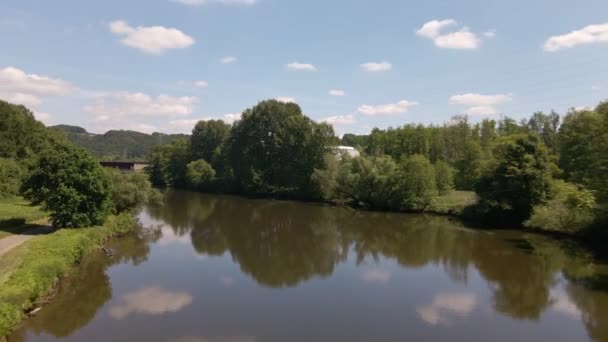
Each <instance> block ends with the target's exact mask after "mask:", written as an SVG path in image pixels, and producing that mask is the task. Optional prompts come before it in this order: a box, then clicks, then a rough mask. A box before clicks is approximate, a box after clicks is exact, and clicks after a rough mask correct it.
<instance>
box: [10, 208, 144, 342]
mask: <svg viewBox="0 0 608 342" xmlns="http://www.w3.org/2000/svg"><path fill="white" fill-rule="evenodd" d="M137 226H138V224H137V221H136V219H135V218H134V217H133V216H132V215H130V214H122V215H119V216H115V217H111V218H110V219H109V220H108V221H107V222H106V225H105V226H103V227H97V228H89V229H67V230H66V229H62V230H59V231H57V232H55V233H53V234H49V235H45V236H40V237H38V238H36V239H34V240H31V241H30V242H28V244H29V246H28V251H27V254H26V255H25V256H24V258H23V261H22V262H21V265H20V266H19V267H18V268H17V269H16V270H15V271H14V272H13V273H12V274H11V275H10V277H9V278H8V280H7V281H6V282H5V283H4V284H2V286H1V287H0V336H5V335H7V334H8V333H9V332H10V331H11V330H12V329H14V328H15V327H16V325H17V324H18V323H19V321H20V320H21V319H22V317H23V312H24V311H25V310H27V309H29V308H31V307H32V306H34V305H35V304H36V303H37V302H38V301H39V300H41V299H42V298H43V296H44V295H46V294H47V293H48V292H49V291H50V290H51V289H52V288H53V287H54V286H55V284H56V281H57V279H58V278H61V277H63V276H65V275H66V274H67V273H68V272H69V271H70V270H71V269H72V267H73V266H74V265H75V264H76V263H77V262H79V261H80V260H81V259H82V257H83V256H84V255H86V254H87V253H89V252H91V251H92V250H93V249H95V248H97V247H98V246H99V244H100V243H101V242H103V241H104V240H106V239H108V238H110V237H112V236H115V235H121V234H125V233H127V232H129V231H132V230H134V229H135V228H136V227H137Z"/></svg>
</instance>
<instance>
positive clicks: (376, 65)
mask: <svg viewBox="0 0 608 342" xmlns="http://www.w3.org/2000/svg"><path fill="white" fill-rule="evenodd" d="M361 68H363V70H365V71H367V72H383V71H389V70H391V69H392V68H393V65H392V64H391V63H389V62H369V63H363V64H361Z"/></svg>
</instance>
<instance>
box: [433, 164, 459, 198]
mask: <svg viewBox="0 0 608 342" xmlns="http://www.w3.org/2000/svg"><path fill="white" fill-rule="evenodd" d="M434 168H435V180H436V184H437V190H438V191H439V193H440V194H445V193H447V192H449V191H450V190H453V189H454V168H452V167H451V166H450V165H449V164H448V163H446V162H444V161H442V160H440V161H438V162H436V163H435V165H434Z"/></svg>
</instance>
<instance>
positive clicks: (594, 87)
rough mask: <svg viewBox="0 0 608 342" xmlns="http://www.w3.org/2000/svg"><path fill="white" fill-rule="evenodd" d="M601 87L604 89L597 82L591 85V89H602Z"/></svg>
mask: <svg viewBox="0 0 608 342" xmlns="http://www.w3.org/2000/svg"><path fill="white" fill-rule="evenodd" d="M600 89H602V87H600V86H599V85H597V84H595V85H592V86H591V90H600Z"/></svg>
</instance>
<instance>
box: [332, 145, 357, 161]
mask: <svg viewBox="0 0 608 342" xmlns="http://www.w3.org/2000/svg"><path fill="white" fill-rule="evenodd" d="M334 151H335V152H336V154H340V155H348V156H349V157H352V158H354V157H358V156H360V155H361V154H360V153H359V151H358V150H357V149H356V148H354V147H352V146H336V147H334Z"/></svg>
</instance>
